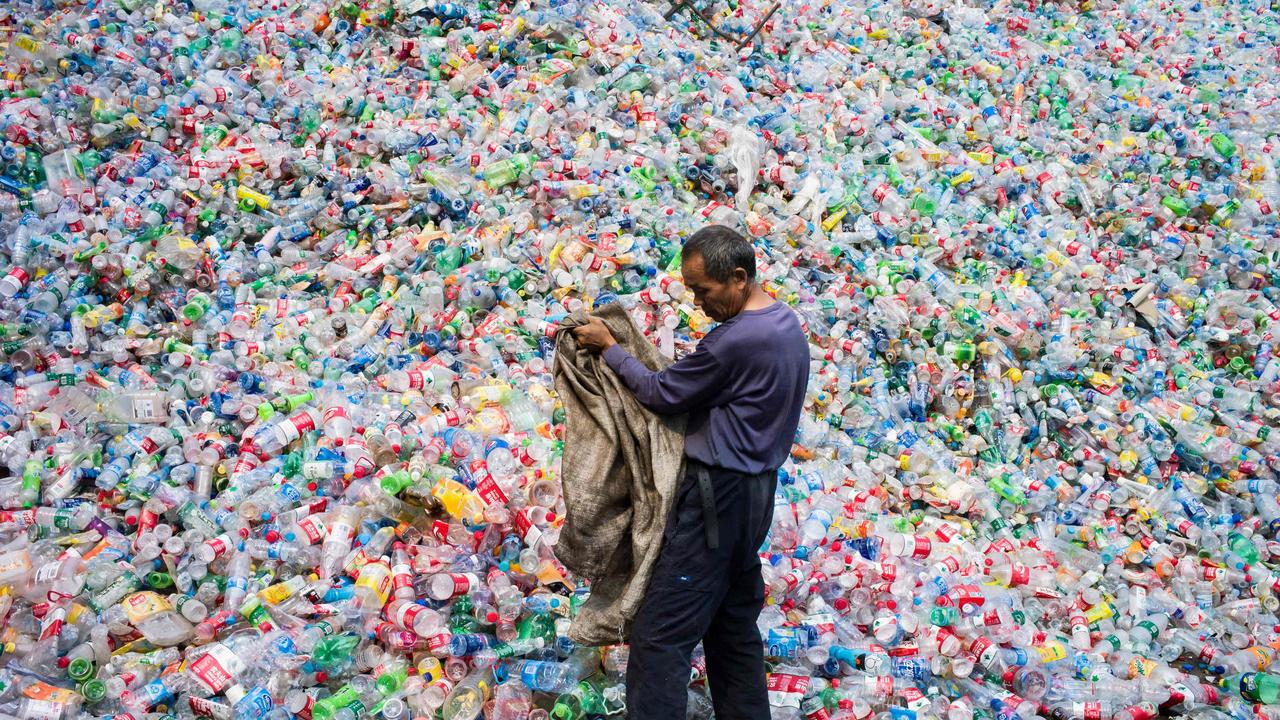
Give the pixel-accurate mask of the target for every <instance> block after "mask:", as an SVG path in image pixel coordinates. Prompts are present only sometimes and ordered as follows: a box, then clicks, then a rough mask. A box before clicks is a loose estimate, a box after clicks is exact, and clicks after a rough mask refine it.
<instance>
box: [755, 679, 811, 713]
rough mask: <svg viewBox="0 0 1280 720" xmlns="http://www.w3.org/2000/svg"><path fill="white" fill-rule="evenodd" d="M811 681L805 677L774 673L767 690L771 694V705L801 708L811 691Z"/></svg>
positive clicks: (767, 684)
mask: <svg viewBox="0 0 1280 720" xmlns="http://www.w3.org/2000/svg"><path fill="white" fill-rule="evenodd" d="M809 682H810V679H809V678H808V677H805V676H803V675H787V674H785V673H773V674H771V675H769V680H768V682H767V683H766V686H765V687H766V689H767V690H768V692H769V705H770V706H771V707H780V708H797V709H799V707H800V701H801V700H802V699H803V698H804V696H805V693H806V692H808V690H809Z"/></svg>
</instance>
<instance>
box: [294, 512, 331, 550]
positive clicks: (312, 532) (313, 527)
mask: <svg viewBox="0 0 1280 720" xmlns="http://www.w3.org/2000/svg"><path fill="white" fill-rule="evenodd" d="M298 529H300V530H302V534H303V535H305V536H306V538H307V544H308V545H313V544H315V543H317V542H319V541H320V539H321V538H323V537H324V531H325V527H324V521H323V520H321V519H320V518H318V517H314V516H307V517H304V518H302V519H301V520H299V521H298Z"/></svg>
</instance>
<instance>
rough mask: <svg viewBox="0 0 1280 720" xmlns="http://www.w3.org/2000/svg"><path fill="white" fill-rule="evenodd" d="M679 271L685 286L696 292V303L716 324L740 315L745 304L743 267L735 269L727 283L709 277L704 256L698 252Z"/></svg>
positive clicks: (745, 290) (745, 286)
mask: <svg viewBox="0 0 1280 720" xmlns="http://www.w3.org/2000/svg"><path fill="white" fill-rule="evenodd" d="M680 272H681V274H682V275H684V286H685V287H686V288H688V289H689V292H691V293H693V304H694V305H697V306H698V308H699V309H701V310H702V312H703V313H705V314H706V315H707V317H709V318H711V319H712V320H715V321H716V322H724V321H725V320H728V319H729V318H731V317H733V316H734V315H737V314H738V313H739V312H741V311H742V306H743V305H744V304H746V301H747V295H748V292H747V272H746V271H745V270H743V269H742V268H735V269H734V271H733V274H732V275H730V276H729V279H728V281H726V282H721V281H719V280H716V279H715V278H713V277H711V276H710V275H707V273H706V270H705V269H704V268H703V264H702V256H701V255H699V254H696V253H695V254H693V255H690V256H689V257H687V258H685V259H684V260H683V261H682V262H681V264H680Z"/></svg>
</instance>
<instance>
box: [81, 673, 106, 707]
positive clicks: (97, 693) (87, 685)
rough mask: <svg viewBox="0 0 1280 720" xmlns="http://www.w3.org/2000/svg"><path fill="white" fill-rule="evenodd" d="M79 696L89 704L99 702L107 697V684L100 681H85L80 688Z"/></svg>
mask: <svg viewBox="0 0 1280 720" xmlns="http://www.w3.org/2000/svg"><path fill="white" fill-rule="evenodd" d="M80 694H81V695H83V696H84V699H85V700H86V701H88V702H90V703H96V702H99V701H101V700H102V699H103V698H105V697H106V696H107V684H106V683H105V682H103V681H101V680H98V679H96V678H95V679H93V680H87V681H85V682H84V683H83V684H82V685H81V686H80Z"/></svg>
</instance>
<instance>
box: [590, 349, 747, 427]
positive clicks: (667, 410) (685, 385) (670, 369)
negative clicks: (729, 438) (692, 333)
mask: <svg viewBox="0 0 1280 720" xmlns="http://www.w3.org/2000/svg"><path fill="white" fill-rule="evenodd" d="M604 361H605V362H606V363H608V364H609V367H611V368H613V371H614V372H616V373H618V375H619V376H620V377H621V378H622V382H623V383H625V384H626V386H627V387H628V388H630V390H631V392H633V393H635V396H636V399H637V400H639V401H640V404H641V405H643V406H645V407H646V408H648V409H650V410H652V411H653V412H656V413H658V414H659V415H675V414H678V413H683V412H688V411H689V410H692V409H693V408H696V407H698V406H700V405H705V404H707V403H708V402H709V401H711V399H712V398H714V397H715V396H716V394H717V393H718V392H719V391H720V390H721V389H722V388H723V387H724V386H725V383H726V380H727V378H726V377H725V374H726V368H725V367H724V366H723V365H722V364H721V362H720V361H719V360H718V359H717V358H716V356H715V355H713V354H712V353H711V351H710V350H708V349H704V348H703V347H701V346H699V347H698V349H696V350H694V351H693V352H692V353H690V354H688V355H686V356H685V357H683V358H681V359H680V360H679V361H677V362H675V363H673V364H671V365H669V366H667V368H666V369H664V370H659V371H657V372H654V371H652V370H650V369H649V368H647V367H645V366H644V364H643V363H641V362H640V361H639V360H636V359H635V358H634V357H631V354H630V353H628V352H627V351H626V350H624V349H623V348H622V346H621V345H613V346H611V347H610V348H609V349H608V350H605V351H604Z"/></svg>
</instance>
